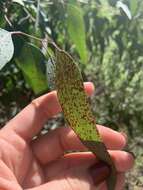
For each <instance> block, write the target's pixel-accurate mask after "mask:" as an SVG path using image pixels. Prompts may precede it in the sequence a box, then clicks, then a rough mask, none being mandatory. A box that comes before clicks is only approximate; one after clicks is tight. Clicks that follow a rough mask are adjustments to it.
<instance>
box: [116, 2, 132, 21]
mask: <svg viewBox="0 0 143 190" xmlns="http://www.w3.org/2000/svg"><path fill="white" fill-rule="evenodd" d="M116 6H117V7H118V8H120V9H122V10H123V12H124V13H125V14H126V15H127V17H128V19H129V20H131V19H132V15H131V11H130V10H129V7H128V6H127V5H126V4H125V3H123V2H122V1H117V5H116Z"/></svg>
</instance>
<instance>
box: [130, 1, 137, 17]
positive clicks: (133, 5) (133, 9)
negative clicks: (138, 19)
mask: <svg viewBox="0 0 143 190" xmlns="http://www.w3.org/2000/svg"><path fill="white" fill-rule="evenodd" d="M137 8H138V0H131V1H130V10H131V13H132V15H133V16H134V15H135V14H136V11H137Z"/></svg>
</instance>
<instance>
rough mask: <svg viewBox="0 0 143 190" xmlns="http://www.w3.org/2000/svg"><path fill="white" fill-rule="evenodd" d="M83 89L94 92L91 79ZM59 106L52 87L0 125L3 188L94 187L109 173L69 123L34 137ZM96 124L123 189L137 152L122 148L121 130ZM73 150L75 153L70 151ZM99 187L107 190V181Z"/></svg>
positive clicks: (0, 182) (58, 189) (87, 189)
mask: <svg viewBox="0 0 143 190" xmlns="http://www.w3.org/2000/svg"><path fill="white" fill-rule="evenodd" d="M85 89H86V92H87V94H88V95H90V94H92V92H93V86H92V84H91V83H87V84H86V85H85ZM60 111H61V108H60V105H59V103H58V100H57V96H56V92H55V91H54V92H51V93H49V94H47V95H44V96H42V97H40V98H38V99H36V100H34V101H33V102H32V103H31V104H30V105H29V106H27V107H26V108H25V109H24V110H23V111H22V112H20V113H19V114H18V115H17V116H16V117H15V118H14V119H12V120H11V121H10V122H9V123H8V124H7V125H6V126H5V127H4V128H3V129H1V131H0V147H1V148H0V190H22V189H26V190H48V189H49V190H51V189H54V190H84V189H85V190H95V189H96V185H95V184H97V183H99V181H101V178H103V180H104V179H105V177H107V175H108V173H109V170H108V168H107V167H106V166H104V165H103V166H104V167H102V168H101V167H99V166H100V165H101V163H100V162H99V161H98V160H97V159H96V158H95V156H94V155H93V154H92V153H90V152H87V150H86V148H85V147H84V146H83V145H82V143H81V142H80V141H79V139H78V138H77V136H76V134H75V133H74V132H73V131H72V130H71V129H70V128H68V127H61V128H59V129H56V130H54V131H51V132H49V133H48V134H46V135H44V136H40V137H38V138H37V139H35V140H32V139H33V137H34V136H35V135H37V134H38V133H39V131H40V130H41V128H42V127H43V125H44V123H45V122H46V121H47V120H48V119H49V118H50V117H52V116H54V115H55V114H57V113H59V112H60ZM98 128H99V131H100V134H101V136H102V138H103V140H104V142H105V144H106V146H107V147H108V149H110V154H111V155H112V158H113V160H114V162H115V165H116V168H117V171H118V182H117V188H116V189H117V190H120V189H122V188H123V184H124V172H126V171H127V170H128V169H130V168H131V167H132V165H133V157H132V156H131V155H130V154H128V153H126V152H124V151H121V149H122V148H123V147H124V146H125V144H126V140H125V138H124V136H123V135H122V134H120V133H117V132H115V131H113V130H111V129H108V128H106V127H103V126H98ZM71 150H72V151H73V150H76V153H67V152H68V151H71ZM78 150H79V151H80V150H82V151H84V152H78ZM93 165H94V167H92V168H94V171H93V169H91V166H93ZM92 174H94V175H92ZM96 176H97V177H96ZM94 178H95V179H94ZM99 189H101V190H105V189H106V185H105V182H103V183H101V184H100V188H99Z"/></svg>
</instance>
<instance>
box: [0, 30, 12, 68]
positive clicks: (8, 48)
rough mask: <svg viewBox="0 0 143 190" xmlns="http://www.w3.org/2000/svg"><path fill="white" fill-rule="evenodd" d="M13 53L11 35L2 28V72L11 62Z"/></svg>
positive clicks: (0, 63)
mask: <svg viewBox="0 0 143 190" xmlns="http://www.w3.org/2000/svg"><path fill="white" fill-rule="evenodd" d="M13 53H14V45H13V41H12V37H11V33H10V32H8V31H6V30H3V29H1V28H0V70H1V69H2V68H3V67H4V66H5V64H6V63H8V62H9V61H10V60H11V58H12V56H13Z"/></svg>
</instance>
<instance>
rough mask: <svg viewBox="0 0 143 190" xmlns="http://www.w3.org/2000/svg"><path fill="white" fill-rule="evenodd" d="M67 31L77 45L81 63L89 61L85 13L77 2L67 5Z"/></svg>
mask: <svg viewBox="0 0 143 190" xmlns="http://www.w3.org/2000/svg"><path fill="white" fill-rule="evenodd" d="M67 15H68V16H67V29H68V33H69V36H70V39H71V41H72V42H73V43H74V44H75V46H76V49H77V51H78V53H79V55H80V58H81V61H82V62H83V63H86V62H87V61H88V52H87V47H86V36H85V26H84V19H83V12H82V9H81V7H80V5H79V4H78V3H77V2H72V3H71V2H70V3H68V4H67Z"/></svg>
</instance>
